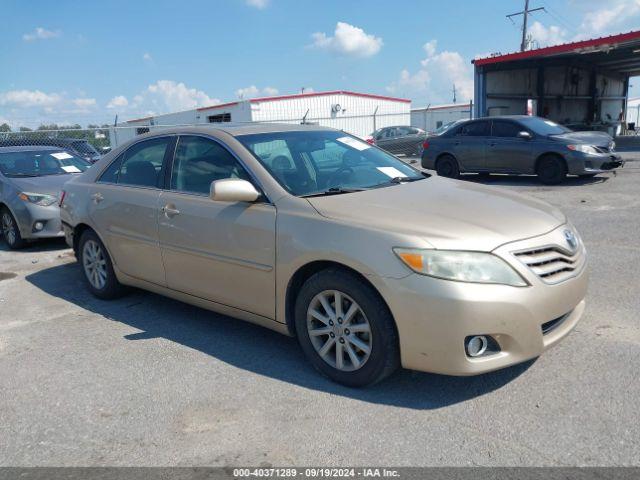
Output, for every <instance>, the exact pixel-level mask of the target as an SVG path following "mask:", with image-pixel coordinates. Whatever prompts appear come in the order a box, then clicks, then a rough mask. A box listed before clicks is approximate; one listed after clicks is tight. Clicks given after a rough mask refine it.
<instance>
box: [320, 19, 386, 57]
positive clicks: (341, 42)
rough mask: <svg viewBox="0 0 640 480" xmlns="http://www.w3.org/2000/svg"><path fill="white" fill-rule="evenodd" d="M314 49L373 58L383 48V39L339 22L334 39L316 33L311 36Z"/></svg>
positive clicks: (321, 33) (324, 34)
mask: <svg viewBox="0 0 640 480" xmlns="http://www.w3.org/2000/svg"><path fill="white" fill-rule="evenodd" d="M311 38H313V44H312V46H313V47H316V48H321V49H324V50H329V51H332V52H334V53H337V54H340V55H347V56H352V57H371V56H373V55H375V54H376V53H378V52H379V51H380V49H381V48H382V45H383V42H382V38H380V37H376V36H374V35H371V34H368V33H366V32H365V31H364V30H363V29H361V28H358V27H354V26H353V25H349V24H348V23H345V22H338V23H337V24H336V29H335V31H334V34H333V37H331V36H327V34H326V33H323V32H316V33H314V34H313V35H311Z"/></svg>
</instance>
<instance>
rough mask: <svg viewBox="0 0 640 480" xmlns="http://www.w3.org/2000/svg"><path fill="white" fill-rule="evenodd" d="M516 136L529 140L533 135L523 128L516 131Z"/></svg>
mask: <svg viewBox="0 0 640 480" xmlns="http://www.w3.org/2000/svg"><path fill="white" fill-rule="evenodd" d="M518 138H521V139H523V140H531V139H532V138H533V137H532V136H531V134H530V133H529V132H527V131H524V130H523V131H522V132H518Z"/></svg>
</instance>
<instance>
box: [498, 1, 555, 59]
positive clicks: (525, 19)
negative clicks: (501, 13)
mask: <svg viewBox="0 0 640 480" xmlns="http://www.w3.org/2000/svg"><path fill="white" fill-rule="evenodd" d="M539 10H544V11H545V12H546V10H545V8H544V7H538V8H532V9H531V10H529V0H524V10H523V11H521V12H516V13H512V14H510V15H507V18H508V19H509V20H512V18H511V17H517V16H518V15H522V16H523V19H522V42H521V43H520V51H521V52H524V51H525V50H526V49H527V44H528V43H529V41H528V39H527V24H528V23H529V22H528V21H529V14H530V13H531V12H537V11H539Z"/></svg>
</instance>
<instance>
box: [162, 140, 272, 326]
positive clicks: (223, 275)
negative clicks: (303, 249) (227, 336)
mask: <svg viewBox="0 0 640 480" xmlns="http://www.w3.org/2000/svg"><path fill="white" fill-rule="evenodd" d="M225 178H241V179H244V180H249V181H251V178H250V177H249V175H248V174H247V172H246V170H245V169H244V168H243V166H242V165H241V164H240V163H239V162H238V161H237V159H236V158H235V157H234V156H233V155H232V154H231V153H230V152H229V151H228V150H227V149H226V148H225V147H224V146H222V145H221V144H219V143H218V142H216V141H215V140H213V139H211V138H208V137H201V136H181V137H180V138H179V140H178V145H177V147H176V154H175V158H174V161H173V168H172V171H171V179H170V182H169V189H168V190H166V191H163V192H162V193H161V194H160V206H161V211H160V221H159V238H160V246H161V250H162V258H163V262H164V266H165V270H166V275H167V285H168V286H169V288H171V289H174V290H178V291H180V292H184V293H188V294H190V295H194V296H197V297H200V298H205V299H207V300H212V301H214V302H217V303H221V304H223V305H227V306H231V307H235V308H239V309H242V310H245V311H248V312H251V313H255V314H258V315H262V316H264V317H268V318H275V228H276V209H275V207H274V206H273V205H271V204H269V203H267V202H266V201H263V202H256V203H244V202H235V203H233V202H215V201H213V200H211V199H210V198H209V188H210V185H211V182H212V181H214V180H222V179H225Z"/></svg>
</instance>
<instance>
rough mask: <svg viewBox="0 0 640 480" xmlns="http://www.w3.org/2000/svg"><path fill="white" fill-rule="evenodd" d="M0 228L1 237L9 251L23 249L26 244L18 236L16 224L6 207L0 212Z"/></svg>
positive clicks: (20, 236) (18, 231)
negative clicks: (0, 230)
mask: <svg viewBox="0 0 640 480" xmlns="http://www.w3.org/2000/svg"><path fill="white" fill-rule="evenodd" d="M0 226H1V227H2V237H3V238H4V241H5V243H6V244H7V246H8V247H9V248H10V249H11V250H19V249H21V248H24V246H25V245H26V244H27V242H26V241H25V240H24V239H23V238H22V235H20V228H18V222H16V219H15V218H14V217H13V215H12V214H11V212H10V211H9V209H8V208H6V207H4V208H2V209H1V210H0Z"/></svg>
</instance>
